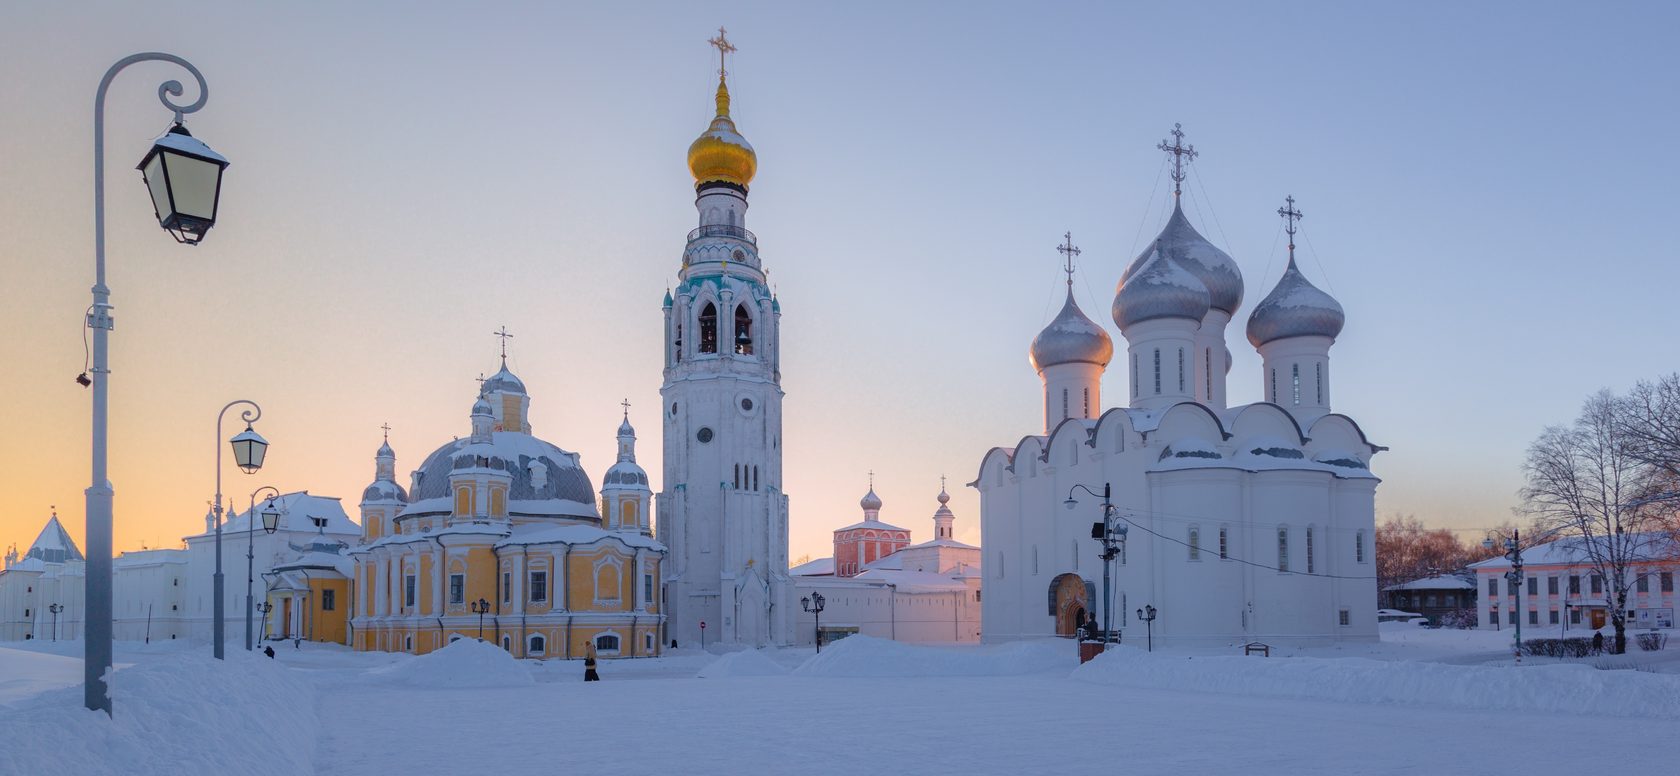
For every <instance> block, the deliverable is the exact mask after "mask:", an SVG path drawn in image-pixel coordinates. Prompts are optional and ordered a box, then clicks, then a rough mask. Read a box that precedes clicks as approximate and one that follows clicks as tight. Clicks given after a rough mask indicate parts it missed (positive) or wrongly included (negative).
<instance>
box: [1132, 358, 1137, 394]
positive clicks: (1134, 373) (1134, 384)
mask: <svg viewBox="0 0 1680 776" xmlns="http://www.w3.org/2000/svg"><path fill="white" fill-rule="evenodd" d="M1137 361H1138V359H1137V354H1136V353H1133V354H1132V398H1134V399H1136V398H1137V395H1138V364H1137Z"/></svg>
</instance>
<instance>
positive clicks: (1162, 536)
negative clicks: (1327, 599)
mask: <svg viewBox="0 0 1680 776" xmlns="http://www.w3.org/2000/svg"><path fill="white" fill-rule="evenodd" d="M1116 514H1117V515H1119V517H1120V519H1121V520H1124V521H1126V523H1127V524H1129V525H1131V526H1132V527H1134V528H1136V529H1138V530H1140V531H1143V532H1144V533H1146V534H1149V535H1150V536H1153V537H1155V538H1157V539H1164V540H1166V541H1169V542H1172V543H1174V544H1181V545H1184V546H1185V547H1189V548H1191V549H1193V550H1195V551H1196V552H1198V553H1199V552H1201V551H1202V547H1201V545H1200V544H1191V543H1189V542H1185V541H1179V540H1178V539H1174V538H1172V537H1171V536H1167V535H1165V534H1160V533H1156V532H1155V531H1152V530H1150V529H1149V528H1147V527H1144V526H1142V525H1138V524H1137V523H1136V522H1133V520H1132V519H1131V518H1130V517H1127V516H1126V515H1125V514H1124V513H1122V512H1119V511H1118V510H1116ZM1219 559H1220V560H1229V561H1234V562H1237V563H1241V564H1243V565H1245V566H1253V567H1255V568H1262V569H1267V570H1269V571H1276V572H1278V573H1280V574H1294V575H1296V576H1301V577H1320V578H1323V579H1369V580H1372V581H1375V580H1376V578H1377V577H1376V576H1375V575H1372V576H1352V575H1348V574H1320V573H1317V572H1309V571H1293V570H1290V569H1285V568H1278V567H1277V566H1269V565H1266V564H1264V563H1256V562H1254V561H1251V560H1243V559H1242V558H1238V557H1236V556H1234V555H1231V554H1230V553H1229V552H1226V553H1222V554H1220V556H1219Z"/></svg>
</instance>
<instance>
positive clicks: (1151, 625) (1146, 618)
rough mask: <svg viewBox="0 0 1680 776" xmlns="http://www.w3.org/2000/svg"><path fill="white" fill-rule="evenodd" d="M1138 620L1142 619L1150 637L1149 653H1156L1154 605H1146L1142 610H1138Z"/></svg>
mask: <svg viewBox="0 0 1680 776" xmlns="http://www.w3.org/2000/svg"><path fill="white" fill-rule="evenodd" d="M1137 618H1138V619H1140V620H1143V625H1144V631H1145V633H1146V634H1147V635H1148V638H1149V651H1150V652H1154V651H1155V607H1154V605H1152V604H1151V605H1145V606H1144V607H1143V608H1142V609H1139V610H1137ZM1133 643H1136V642H1133Z"/></svg>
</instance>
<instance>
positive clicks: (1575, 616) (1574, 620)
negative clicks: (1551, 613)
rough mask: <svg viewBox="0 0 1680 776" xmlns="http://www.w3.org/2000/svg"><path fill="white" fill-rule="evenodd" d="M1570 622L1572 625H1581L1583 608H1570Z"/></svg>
mask: <svg viewBox="0 0 1680 776" xmlns="http://www.w3.org/2000/svg"><path fill="white" fill-rule="evenodd" d="M1569 624H1570V625H1580V624H1581V610H1580V609H1570V610H1569Z"/></svg>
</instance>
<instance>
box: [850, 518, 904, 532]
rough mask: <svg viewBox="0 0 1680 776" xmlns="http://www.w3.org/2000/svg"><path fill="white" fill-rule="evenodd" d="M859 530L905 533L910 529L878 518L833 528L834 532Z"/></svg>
mask: <svg viewBox="0 0 1680 776" xmlns="http://www.w3.org/2000/svg"><path fill="white" fill-rule="evenodd" d="M861 530H874V531H904V532H905V533H909V531H910V529H908V528H899V527H898V526H896V525H893V524H891V523H884V522H882V521H880V520H865V521H863V522H861V523H852V524H851V525H848V526H845V527H844V528H836V529H834V532H835V533H840V532H841V531H861Z"/></svg>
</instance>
